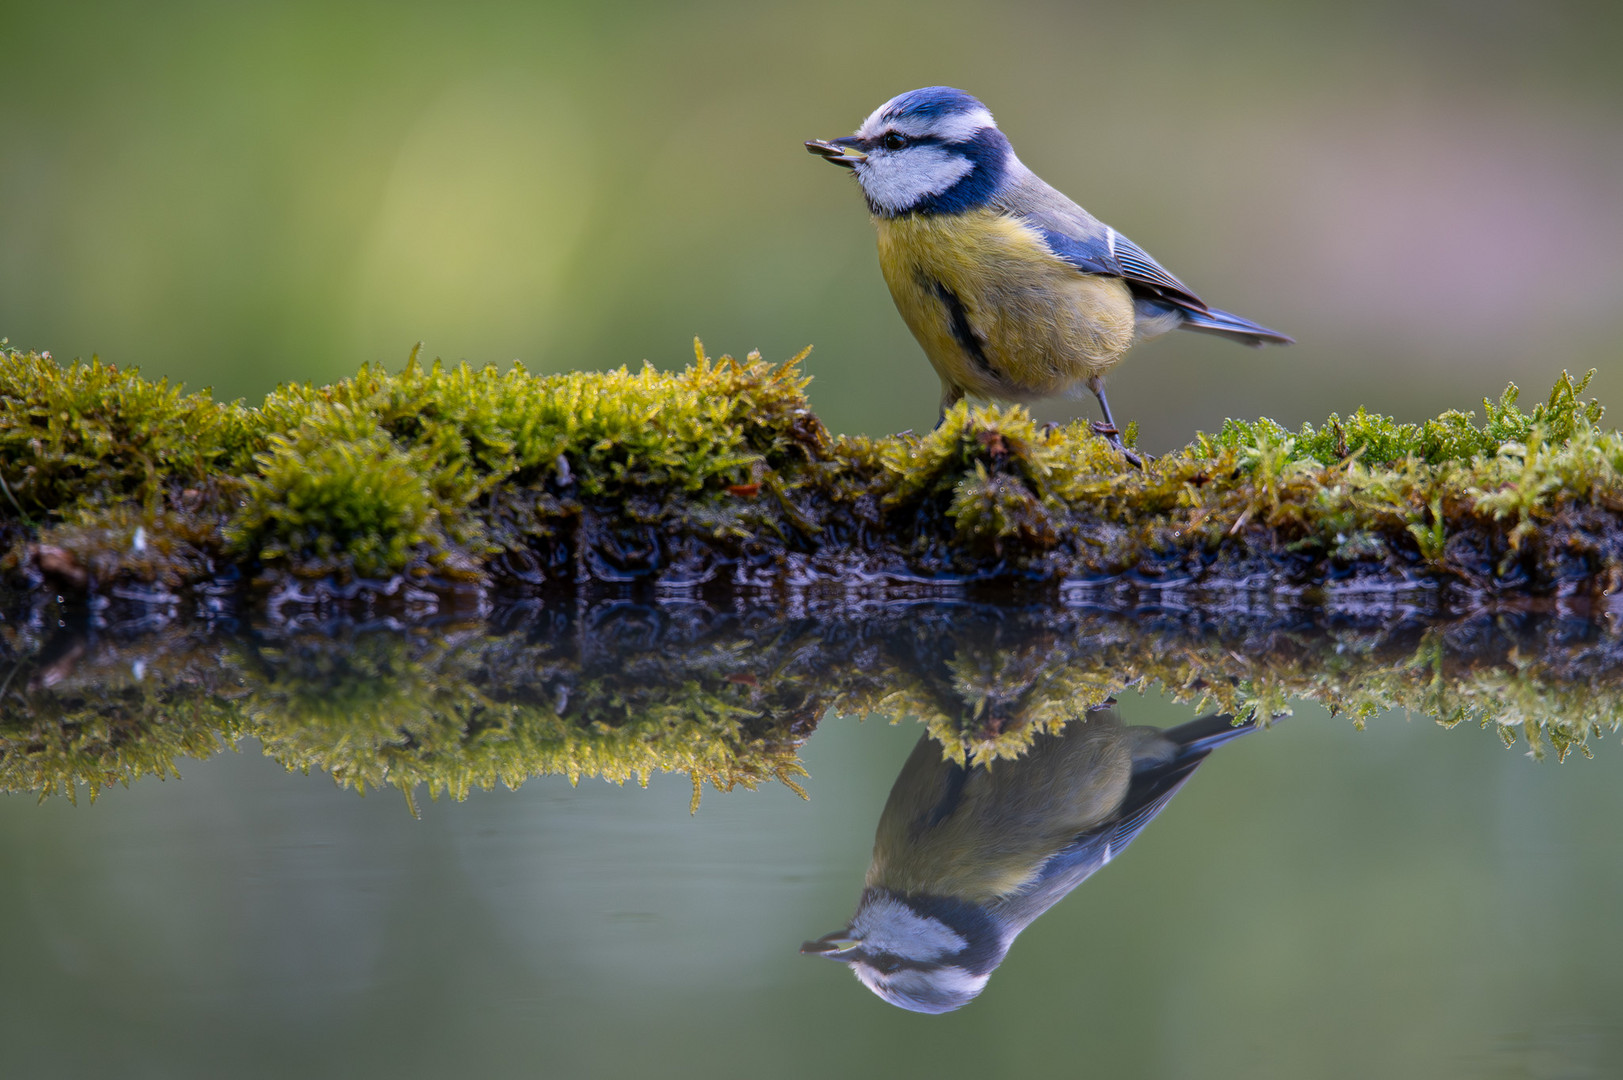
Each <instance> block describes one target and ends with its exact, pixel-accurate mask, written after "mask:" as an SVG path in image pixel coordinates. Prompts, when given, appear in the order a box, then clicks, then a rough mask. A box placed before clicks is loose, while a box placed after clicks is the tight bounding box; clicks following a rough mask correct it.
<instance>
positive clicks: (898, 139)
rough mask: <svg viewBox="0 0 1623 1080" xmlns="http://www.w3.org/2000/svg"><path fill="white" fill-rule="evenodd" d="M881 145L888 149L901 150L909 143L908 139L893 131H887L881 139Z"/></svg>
mask: <svg viewBox="0 0 1623 1080" xmlns="http://www.w3.org/2000/svg"><path fill="white" fill-rule="evenodd" d="M879 145H880V146H883V147H884V148H885V149H886V150H900V149H901V148H902V147H904V146H906V145H907V139H905V138H904V137H902V136H901V135H898V134H897V133H896V132H894V131H892V132H888V133H886V135H885V137H884V138H883V139H880V140H879Z"/></svg>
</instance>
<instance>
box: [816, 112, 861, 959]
mask: <svg viewBox="0 0 1623 1080" xmlns="http://www.w3.org/2000/svg"><path fill="white" fill-rule="evenodd" d="M806 149H807V150H808V151H810V152H811V153H813V154H818V155H821V156H822V158H823V160H824V161H832V162H833V163H834V164H836V165H839V166H842V167H844V168H847V169H854V168H856V167H857V166H858V165H860V164H862V163H863V162H864V161H867V160H868V155H867V154H865V153H863V152H862V151H861V150H860V149H859V148H858V147H857V140H856V139H855V138H853V137H852V136H850V135H847V136H846V137H845V138H843V139H811V140H809V141H808V142H807V143H806ZM801 951H803V952H804V951H805V950H801Z"/></svg>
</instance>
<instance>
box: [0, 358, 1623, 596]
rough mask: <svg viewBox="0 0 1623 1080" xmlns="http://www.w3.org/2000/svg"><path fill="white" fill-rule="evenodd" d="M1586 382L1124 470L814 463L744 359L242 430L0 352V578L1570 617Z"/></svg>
mask: <svg viewBox="0 0 1623 1080" xmlns="http://www.w3.org/2000/svg"><path fill="white" fill-rule="evenodd" d="M1588 382H1589V378H1588V377H1587V376H1586V377H1585V378H1584V379H1582V380H1578V381H1574V380H1573V379H1571V378H1570V377H1569V376H1567V375H1565V374H1563V375H1562V377H1561V378H1560V380H1558V381H1557V383H1556V385H1555V388H1554V389H1553V390H1552V392H1551V394H1550V396H1549V399H1548V400H1547V401H1545V402H1543V403H1541V404H1539V405H1537V406H1536V407H1534V408H1533V410H1532V411H1531V412H1522V411H1521V409H1520V408H1519V407H1518V404H1517V401H1518V397H1517V392H1516V389H1515V387H1511V388H1510V389H1509V390H1507V391H1506V392H1505V394H1504V395H1503V396H1502V397H1501V398H1500V399H1499V401H1498V402H1497V403H1493V402H1484V406H1485V410H1486V415H1485V418H1484V420H1483V421H1482V423H1481V425H1480V426H1478V425H1477V423H1476V421H1475V419H1474V417H1473V416H1471V415H1469V414H1465V413H1459V412H1448V413H1444V414H1443V415H1442V416H1440V417H1438V418H1437V419H1435V420H1432V421H1428V422H1426V423H1424V424H1399V423H1397V422H1395V421H1393V420H1391V419H1390V418H1387V417H1381V416H1372V415H1370V414H1368V413H1366V412H1364V411H1362V410H1359V411H1358V412H1356V413H1354V414H1353V415H1352V417H1351V418H1349V419H1346V420H1343V419H1341V418H1340V417H1334V416H1333V417H1331V418H1330V420H1329V421H1327V422H1326V423H1325V424H1324V425H1323V426H1322V427H1318V428H1315V427H1313V426H1312V425H1303V427H1302V428H1301V429H1300V430H1299V431H1297V432H1294V433H1293V432H1290V431H1288V430H1287V429H1285V428H1284V427H1282V426H1280V425H1279V424H1276V423H1274V422H1273V421H1271V420H1266V419H1264V420H1258V421H1255V422H1250V423H1242V422H1239V421H1232V420H1231V421H1229V422H1228V423H1227V424H1225V425H1224V427H1223V429H1222V430H1221V431H1220V432H1218V433H1217V434H1216V435H1198V436H1197V437H1196V438H1195V439H1194V441H1193V442H1191V443H1190V444H1189V445H1188V446H1187V447H1185V448H1184V449H1182V450H1180V451H1177V452H1175V453H1173V454H1169V455H1167V456H1166V457H1163V458H1161V459H1159V460H1158V461H1155V462H1153V463H1152V464H1151V465H1150V466H1149V467H1148V468H1147V469H1145V470H1143V471H1142V472H1140V471H1137V470H1125V469H1124V468H1123V466H1122V463H1121V460H1120V458H1119V456H1118V455H1116V454H1115V453H1114V452H1113V451H1112V450H1111V449H1110V448H1109V447H1108V446H1107V445H1106V444H1105V443H1104V442H1103V440H1101V439H1099V438H1098V437H1096V436H1094V435H1093V434H1092V433H1091V432H1090V431H1089V429H1088V427H1087V425H1085V424H1082V423H1080V422H1078V423H1073V424H1070V425H1068V426H1064V427H1039V426H1038V425H1036V424H1034V423H1033V422H1032V420H1031V418H1030V416H1029V415H1028V414H1027V413H1026V412H1025V410H1024V409H1021V408H1019V407H1011V408H999V407H990V406H985V407H971V406H969V405H967V404H964V403H960V404H959V405H957V406H955V407H954V408H953V409H952V410H950V411H949V412H948V414H947V416H946V418H945V419H944V421H943V423H942V424H941V425H940V426H939V427H937V428H936V429H935V430H933V431H931V432H929V433H927V434H924V435H911V434H909V435H901V436H893V437H889V438H884V439H866V438H841V439H835V438H832V437H830V436H829V435H828V433H827V432H826V431H825V430H824V429H823V427H822V425H821V424H819V423H818V422H817V420H816V418H815V417H814V416H813V415H812V414H811V413H810V411H809V410H808V408H807V405H806V400H805V397H804V389H805V385H806V380H805V378H804V377H803V376H802V375H801V374H800V373H799V370H798V368H797V367H796V365H795V363H794V361H791V362H790V363H788V364H784V365H781V366H772V365H769V364H765V363H763V362H761V361H760V360H759V358H758V357H756V356H754V355H753V354H752V355H751V356H750V357H748V358H746V359H745V360H744V361H742V362H740V361H734V360H731V359H729V358H726V357H724V358H722V359H721V360H719V361H712V360H710V359H708V358H706V357H705V356H704V354H703V351H702V350H696V361H695V363H694V364H693V365H692V366H691V367H689V368H688V369H687V370H685V371H683V372H680V373H673V374H668V373H661V372H658V371H655V370H654V369H653V368H651V367H647V366H645V367H644V368H643V369H642V370H641V371H638V372H635V373H633V372H630V371H628V370H626V369H623V368H622V369H620V370H617V371H611V372H607V373H579V372H576V373H569V374H562V375H550V376H533V375H531V374H529V373H528V372H526V371H524V369H523V368H522V367H520V366H516V365H515V366H514V367H512V368H510V369H508V370H505V371H499V370H497V369H495V368H483V369H475V368H471V367H469V366H467V365H465V364H464V365H457V366H454V367H447V366H445V365H441V364H439V363H435V364H432V365H426V366H425V365H423V364H421V363H419V362H418V361H417V359H416V358H415V356H414V357H413V358H412V359H411V361H410V362H409V363H408V364H407V366H406V368H405V370H404V371H402V372H400V373H398V374H391V373H388V372H385V371H383V370H382V369H379V368H375V367H367V368H363V369H362V370H361V371H360V372H359V373H358V374H357V375H356V376H355V377H354V378H352V379H346V380H343V381H341V382H339V383H336V384H334V385H332V386H327V387H312V386H287V387H283V388H281V389H280V390H278V391H276V392H275V393H273V394H271V395H270V396H269V397H268V398H267V400H266V401H265V403H264V404H263V406H261V407H259V408H248V407H246V406H243V405H241V404H240V403H236V404H229V405H222V404H216V403H214V402H212V401H211V400H210V399H209V398H208V397H207V396H206V395H195V394H194V395H182V394H181V393H180V392H179V391H177V390H173V389H171V388H169V387H168V386H166V385H165V384H163V383H147V382H145V381H143V380H141V379H140V378H139V377H138V376H137V375H136V374H134V373H131V372H119V371H116V370H115V369H113V368H111V367H108V366H105V365H101V364H99V363H94V362H93V363H91V364H88V365H70V366H68V367H61V366H58V365H56V364H55V362H54V361H51V360H50V359H49V358H48V357H45V356H42V355H35V354H21V353H16V352H7V353H4V354H3V356H0V448H4V450H5V452H6V455H7V456H5V457H4V458H3V459H0V461H3V465H0V474H3V475H4V478H5V480H6V483H7V491H8V492H9V495H8V497H7V499H6V500H4V501H0V541H4V542H5V543H6V545H7V546H6V549H5V550H6V554H5V555H4V556H3V558H0V572H9V573H10V575H11V577H12V580H13V581H14V582H18V581H20V582H22V583H23V584H24V585H31V586H39V585H44V584H49V586H50V587H51V588H53V589H58V590H60V589H61V588H62V587H63V586H64V584H65V585H67V586H68V587H69V588H70V589H73V588H79V589H87V590H92V591H102V592H106V591H108V590H113V589H119V588H125V589H128V588H145V587H149V586H152V585H154V584H162V585H163V587H165V588H167V589H171V590H174V589H180V590H185V589H188V588H193V587H197V588H210V589H218V588H219V587H220V586H221V584H222V582H229V581H234V580H250V581H258V582H261V583H262V584H265V585H269V586H275V585H277V584H278V583H279V582H283V581H286V580H288V579H297V580H300V581H303V582H305V583H306V585H304V586H301V589H304V590H305V591H304V592H303V593H301V595H308V596H318V597H319V596H326V597H329V598H330V597H342V596H352V595H354V588H353V587H354V584H355V583H360V584H362V585H365V584H366V583H368V582H373V583H383V582H386V581H389V580H391V579H394V578H396V577H397V576H398V575H402V574H404V575H406V576H407V577H408V578H409V579H410V580H411V581H413V582H415V583H416V585H417V586H418V587H419V588H421V589H429V590H441V591H443V590H446V589H455V588H461V587H467V586H470V585H471V586H473V587H476V588H494V589H500V588H504V587H512V586H519V587H524V588H531V589H533V588H537V587H560V586H561V587H572V586H573V585H575V584H576V583H578V582H580V581H587V580H598V581H625V580H633V579H646V580H650V581H654V582H660V583H665V584H673V585H692V584H695V583H701V582H706V581H714V580H717V579H721V580H731V581H734V582H736V583H740V584H750V585H762V584H771V583H773V582H775V581H795V582H802V583H803V582H806V581H811V580H818V579H825V580H848V579H851V578H852V577H857V578H860V579H862V580H868V581H871V580H875V579H882V578H886V577H890V578H905V579H908V580H916V579H917V578H920V577H951V578H959V579H975V580H984V579H993V578H996V579H1008V580H1015V579H1041V580H1050V581H1054V580H1067V579H1068V580H1091V579H1097V578H1100V577H1111V576H1122V577H1125V579H1127V580H1142V579H1154V580H1156V581H1167V580H1174V581H1176V580H1186V581H1203V582H1215V581H1220V580H1234V581H1242V580H1248V579H1251V578H1253V577H1254V576H1255V575H1256V574H1258V573H1263V572H1266V573H1268V574H1271V575H1273V576H1274V578H1275V581H1276V583H1277V584H1280V585H1283V586H1286V587H1290V588H1293V589H1297V590H1300V589H1302V588H1304V587H1305V588H1310V589H1323V588H1330V587H1333V586H1335V584H1336V583H1337V582H1339V581H1341V580H1342V579H1345V578H1347V577H1348V576H1352V577H1355V578H1359V579H1361V580H1375V579H1384V580H1386V581H1388V582H1401V581H1407V580H1411V579H1413V578H1414V577H1415V576H1416V575H1419V576H1422V577H1429V578H1432V579H1435V580H1438V581H1440V582H1443V583H1449V584H1451V587H1454V588H1464V589H1467V590H1475V591H1477V592H1483V591H1488V592H1517V593H1523V594H1533V595H1541V594H1550V593H1561V594H1563V595H1566V594H1570V593H1571V592H1572V591H1573V590H1574V589H1577V590H1580V591H1587V592H1588V594H1590V595H1592V596H1594V597H1597V598H1598V597H1601V596H1602V595H1604V594H1605V593H1606V591H1607V590H1608V589H1611V588H1613V587H1615V586H1616V585H1618V584H1623V520H1620V517H1619V510H1620V508H1623V479H1620V475H1623V439H1620V437H1619V435H1618V434H1617V433H1616V432H1613V431H1607V430H1604V429H1602V428H1601V427H1600V426H1599V422H1600V418H1601V410H1600V406H1599V405H1598V404H1596V403H1595V402H1593V401H1590V402H1585V401H1583V399H1582V394H1583V392H1584V390H1585V389H1586V388H1587V385H1588ZM136 528H139V529H140V530H141V534H140V535H141V537H142V538H143V539H144V542H145V546H144V547H143V546H142V545H140V544H137V543H136V542H135V538H136V531H135V530H136ZM170 553H173V555H172V557H171V555H170ZM137 556H139V557H137ZM243 572H245V573H243ZM379 588H381V584H380V585H379ZM311 590H313V591H311ZM378 591H379V590H378V588H373V589H372V592H371V593H369V595H372V596H374V597H375V594H377V592H378ZM369 602H370V601H369Z"/></svg>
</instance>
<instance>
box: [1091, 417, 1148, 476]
mask: <svg viewBox="0 0 1623 1080" xmlns="http://www.w3.org/2000/svg"><path fill="white" fill-rule="evenodd" d="M1090 426H1091V427H1092V428H1093V433H1094V434H1095V435H1099V436H1103V438H1104V440H1105V441H1106V442H1108V443H1109V444H1110V445H1111V446H1114V447H1115V448H1116V453H1118V454H1120V455H1121V456H1122V457H1123V458H1126V459H1127V464H1129V465H1131V466H1132V467H1133V468H1135V469H1140V470H1141V469H1143V468H1144V459H1143V458H1142V457H1140V456H1139V455H1138V454H1136V453H1134V452H1133V451H1131V450H1129V449H1127V445H1126V444H1125V443H1123V442H1122V441H1121V431H1120V430H1119V429H1118V428H1117V427H1116V425H1115V424H1107V423H1105V422H1104V421H1103V420H1095V421H1094V422H1093V423H1092V424H1091V425H1090Z"/></svg>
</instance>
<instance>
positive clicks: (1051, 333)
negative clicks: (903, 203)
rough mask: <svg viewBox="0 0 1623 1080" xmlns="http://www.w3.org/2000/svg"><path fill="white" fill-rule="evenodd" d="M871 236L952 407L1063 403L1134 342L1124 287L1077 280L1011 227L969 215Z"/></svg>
mask: <svg viewBox="0 0 1623 1080" xmlns="http://www.w3.org/2000/svg"><path fill="white" fill-rule="evenodd" d="M874 226H875V228H876V229H877V231H878V233H879V267H880V270H881V271H882V272H883V273H884V275H885V282H886V284H888V285H889V286H890V295H891V297H892V298H893V299H894V300H895V301H896V308H897V310H898V311H900V312H901V315H902V319H903V320H904V321H905V322H906V323H907V326H908V329H910V330H912V331H913V336H914V337H915V338H917V339H918V342H919V344H920V345H921V346H923V348H924V354H925V355H926V356H927V357H929V359H930V363H931V364H932V365H933V366H934V367H935V369H936V373H937V374H938V375H940V376H941V383H942V387H943V390H944V392H945V394H946V396H947V397H948V398H953V397H957V396H959V395H960V394H962V393H969V394H975V395H978V396H982V397H990V398H999V399H1005V400H1027V399H1030V398H1037V397H1044V396H1048V395H1052V394H1061V393H1065V392H1067V391H1069V390H1071V389H1072V388H1073V387H1074V386H1075V385H1076V384H1078V383H1080V382H1081V381H1083V380H1085V379H1087V378H1089V377H1091V376H1093V375H1102V374H1104V372H1105V371H1107V370H1109V368H1110V367H1111V365H1113V364H1115V362H1116V361H1117V360H1118V359H1119V358H1120V357H1121V354H1122V353H1123V352H1124V351H1126V349H1127V346H1128V345H1129V344H1131V343H1132V339H1133V301H1132V296H1131V294H1130V293H1129V292H1128V291H1127V286H1126V284H1125V283H1124V282H1123V281H1122V280H1121V279H1120V278H1114V277H1104V276H1094V275H1088V274H1082V273H1079V272H1078V271H1077V270H1075V269H1074V268H1073V267H1071V266H1069V265H1067V264H1066V263H1065V262H1063V261H1062V260H1060V259H1059V258H1058V257H1057V256H1055V255H1054V254H1053V253H1052V252H1051V251H1049V250H1048V248H1047V246H1046V245H1045V244H1044V243H1043V241H1042V237H1041V235H1040V234H1039V233H1038V232H1037V231H1036V230H1035V229H1033V228H1032V227H1030V226H1029V225H1026V224H1024V223H1022V222H1020V221H1018V220H1017V219H1015V218H1011V217H1009V216H1007V215H1005V214H1002V213H999V212H997V211H993V210H976V211H970V212H968V213H964V214H953V215H908V216H903V217H897V218H875V219H874Z"/></svg>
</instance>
